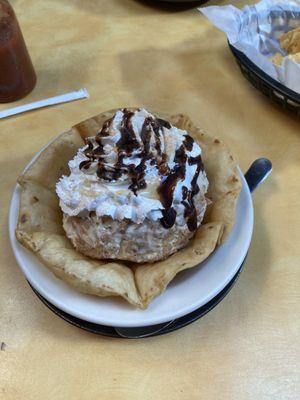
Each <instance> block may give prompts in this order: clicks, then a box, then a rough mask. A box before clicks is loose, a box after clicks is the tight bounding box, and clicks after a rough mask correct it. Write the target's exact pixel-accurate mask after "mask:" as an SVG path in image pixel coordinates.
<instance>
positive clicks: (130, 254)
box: [16, 108, 241, 308]
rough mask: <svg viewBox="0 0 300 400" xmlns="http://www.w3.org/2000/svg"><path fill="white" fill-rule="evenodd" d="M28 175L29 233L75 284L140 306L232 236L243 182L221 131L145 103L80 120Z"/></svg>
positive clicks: (27, 240) (24, 223) (28, 243)
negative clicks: (149, 107) (212, 131)
mask: <svg viewBox="0 0 300 400" xmlns="http://www.w3.org/2000/svg"><path fill="white" fill-rule="evenodd" d="M18 182H19V184H20V185H21V201H20V210H19V220H18V226H17V229H16V237H17V239H18V240H19V242H20V243H21V244H23V245H24V246H25V247H26V248H28V249H29V250H31V251H33V252H34V253H35V254H36V255H37V256H38V258H39V259H40V260H41V261H42V263H43V264H45V265H46V266H47V267H48V268H50V270H51V271H52V272H53V273H54V274H55V275H56V276H57V277H59V278H61V279H62V280H64V281H65V282H67V283H68V284H70V285H71V286H73V287H74V288H75V289H77V290H79V291H81V292H84V293H89V294H94V295H98V296H121V297H123V298H124V299H126V300H127V301H128V302H129V303H131V304H133V305H134V306H136V307H139V308H146V307H147V306H148V304H149V303H150V301H151V300H152V299H153V298H154V297H156V296H158V295H159V294H160V293H161V292H163V291H164V290H165V289H166V287H167V285H168V283H169V282H170V281H171V280H172V279H173V278H174V277H175V275H176V274H177V273H178V272H180V271H182V270H184V269H187V268H191V267H194V266H196V265H198V264H199V263H200V262H202V261H203V260H204V259H205V258H207V257H208V255H209V254H211V253H212V252H213V251H214V250H215V249H216V247H218V246H219V245H220V244H221V243H223V242H224V241H225V240H226V238H227V237H228V235H229V233H230V231H231V229H232V226H233V224H234V221H235V207H236V202H237V199H238V195H239V192H240V189H241V181H240V178H239V173H238V170H237V165H236V163H235V161H234V160H233V158H232V156H231V155H230V153H229V152H228V150H227V149H226V147H225V146H224V145H223V144H222V143H221V142H220V141H219V140H218V139H214V138H212V137H210V136H209V135H207V134H206V133H204V132H202V131H201V129H199V128H197V127H195V126H194V125H193V124H192V122H191V120H190V119H189V118H188V117H186V116H184V115H181V114H180V115H175V116H162V115H160V114H159V115H158V114H156V113H151V112H149V111H146V110H145V109H141V108H139V109H137V108H130V109H129V108H126V109H119V110H113V111H110V112H106V113H102V114H99V115H98V116H96V117H94V118H91V119H88V120H87V121H84V122H82V123H80V124H77V125H76V126H74V127H73V128H72V129H71V130H70V131H68V132H65V133H63V134H62V135H60V136H59V137H57V138H56V139H54V141H52V142H51V143H50V144H49V145H48V146H47V147H46V148H45V149H44V150H43V151H42V152H41V153H40V155H39V156H38V157H37V158H36V159H35V160H34V161H33V162H32V163H31V164H30V166H29V167H28V168H27V169H26V171H25V172H24V173H23V174H22V175H21V177H20V178H19V180H18ZM220 268H221V266H220Z"/></svg>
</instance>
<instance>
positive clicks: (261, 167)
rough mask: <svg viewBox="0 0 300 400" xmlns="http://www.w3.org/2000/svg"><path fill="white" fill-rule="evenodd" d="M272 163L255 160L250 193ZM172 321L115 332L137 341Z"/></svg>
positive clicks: (248, 174)
mask: <svg viewBox="0 0 300 400" xmlns="http://www.w3.org/2000/svg"><path fill="white" fill-rule="evenodd" d="M271 171H272V163H271V161H270V160H268V159H267V158H259V159H257V160H255V161H254V162H253V163H252V164H251V166H250V168H249V169H248V171H247V172H246V174H245V179H246V181H247V184H248V186H249V190H250V192H251V193H252V192H253V191H254V190H255V189H256V188H257V187H258V186H259V185H260V184H261V183H262V182H263V181H264V180H265V179H266V178H267V177H268V176H269V175H270V173H271ZM172 323H173V321H168V322H167V323H163V324H159V325H151V326H142V327H136V328H116V327H115V331H116V332H117V333H118V334H119V335H120V336H121V337H123V338H128V339H139V338H144V337H148V336H152V335H155V334H157V333H159V332H161V331H163V329H165V328H167V327H168V326H169V325H170V324H172Z"/></svg>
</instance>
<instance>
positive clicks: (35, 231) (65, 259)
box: [11, 110, 252, 326]
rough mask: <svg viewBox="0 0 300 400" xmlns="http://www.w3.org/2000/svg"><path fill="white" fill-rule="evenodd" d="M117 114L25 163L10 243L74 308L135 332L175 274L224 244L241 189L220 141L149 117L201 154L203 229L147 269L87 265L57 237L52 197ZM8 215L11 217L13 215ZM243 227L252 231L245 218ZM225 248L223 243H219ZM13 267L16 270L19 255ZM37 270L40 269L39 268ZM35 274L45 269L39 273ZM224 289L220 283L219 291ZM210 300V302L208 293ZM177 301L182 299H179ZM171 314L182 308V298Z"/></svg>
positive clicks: (184, 120)
mask: <svg viewBox="0 0 300 400" xmlns="http://www.w3.org/2000/svg"><path fill="white" fill-rule="evenodd" d="M115 111H116V110H113V111H110V112H105V113H102V114H99V115H98V116H96V117H94V118H91V119H89V120H87V121H84V122H82V123H80V124H77V125H76V126H74V127H73V128H72V129H71V130H70V131H68V132H65V133H63V134H61V135H60V136H58V137H57V138H56V139H54V140H53V141H52V142H51V143H50V144H49V145H48V146H46V147H45V148H44V149H43V150H42V151H41V152H40V154H39V155H38V156H37V157H36V158H35V159H34V160H33V161H32V162H31V164H30V165H29V166H28V168H27V169H26V170H25V172H24V173H23V174H22V175H21V176H20V178H19V180H18V183H19V185H20V186H19V187H18V188H17V189H16V190H17V191H18V193H17V194H16V196H17V197H19V199H16V200H15V205H17V203H18V201H19V214H18V221H17V228H16V232H15V235H16V238H17V240H18V242H19V243H20V244H21V245H22V246H24V247H26V248H27V249H28V250H29V251H30V252H31V253H33V254H34V256H33V254H30V255H29V254H28V252H26V255H27V256H29V258H30V260H31V262H33V261H32V260H33V258H34V259H36V257H37V258H38V260H39V262H40V263H41V264H42V265H44V266H46V267H47V268H48V269H49V271H51V272H52V273H54V275H55V276H56V277H58V278H59V279H60V280H61V281H60V280H57V279H56V278H55V277H54V276H53V275H52V274H51V272H50V273H49V271H47V273H46V271H43V272H44V273H45V274H46V275H47V278H45V277H44V278H45V279H52V280H53V282H55V285H57V286H59V288H60V289H61V290H65V291H66V293H67V292H68V293H72V295H74V296H75V297H76V296H77V299H78V302H79V303H80V302H85V303H86V304H87V303H88V302H89V301H91V302H93V303H94V304H95V305H96V308H97V307H98V306H99V307H100V309H101V305H103V307H108V308H109V307H113V308H115V309H116V310H118V309H119V311H120V313H122V312H125V313H127V314H128V315H127V317H126V318H125V320H126V321H125V320H124V321H125V322H124V326H134V325H135V323H136V322H134V320H135V318H133V319H132V318H131V317H130V315H133V314H135V316H136V315H137V313H146V312H148V310H147V311H138V310H137V308H138V309H142V310H143V309H146V308H147V307H148V305H149V303H150V302H151V301H152V300H153V299H154V298H155V297H157V296H158V295H160V294H161V293H162V292H164V291H165V289H166V288H167V285H168V284H169V283H170V282H171V281H172V280H173V279H174V278H175V276H176V275H177V274H178V273H179V272H180V271H183V270H187V269H190V268H192V267H196V266H198V265H199V264H200V263H202V262H203V261H204V260H206V259H207V258H208V257H209V256H210V254H211V253H213V252H214V251H216V249H217V248H218V247H219V246H220V245H222V244H223V243H224V242H225V241H226V239H227V238H228V236H229V235H230V232H231V230H232V228H233V226H234V223H235V217H236V204H237V201H238V197H239V194H240V191H241V186H242V183H241V178H240V174H239V171H238V168H237V165H236V163H235V161H234V160H233V158H232V156H231V155H230V153H229V152H228V150H227V148H226V147H225V146H224V145H223V144H222V143H221V142H220V141H219V140H218V139H215V138H212V137H210V136H209V135H207V134H206V133H204V132H203V131H202V130H201V129H200V128H197V127H195V126H194V125H193V123H192V122H191V120H190V119H189V118H188V117H187V116H184V115H174V116H166V115H162V114H160V113H154V114H156V115H159V116H161V117H163V118H165V119H167V120H169V121H170V123H171V124H173V125H175V126H177V127H178V128H181V129H185V130H187V131H188V133H189V134H190V135H191V136H192V137H193V138H194V139H195V140H196V141H197V142H198V143H199V145H200V146H201V148H202V151H203V162H204V166H205V170H206V173H207V176H208V180H209V183H210V185H209V191H208V194H207V196H208V198H209V199H210V200H211V205H210V206H209V207H208V209H207V211H206V214H205V219H204V222H203V223H202V225H201V226H200V228H199V229H198V230H197V233H196V235H195V236H194V238H193V239H192V240H191V241H190V242H189V244H188V245H187V246H186V247H185V248H183V249H181V250H180V251H178V252H176V253H175V254H173V255H171V256H170V257H168V258H167V259H166V260H163V261H158V262H155V263H152V264H141V265H139V264H136V265H133V264H130V265H128V263H125V262H121V261H113V262H112V261H109V260H103V261H101V260H93V259H91V258H89V257H86V256H84V255H82V254H80V253H79V252H77V251H76V250H75V249H74V248H73V246H72V244H71V243H70V241H69V240H68V239H67V237H66V236H65V233H64V231H63V228H62V213H61V210H60V208H59V204H58V198H57V196H56V193H55V184H56V182H57V181H58V179H59V178H60V176H61V175H63V174H68V166H67V163H68V161H69V160H70V159H72V158H73V157H74V155H75V154H76V152H77V150H78V148H79V147H82V146H83V144H84V138H85V137H88V136H93V135H95V134H96V133H97V131H98V130H99V128H100V127H101V126H102V124H103V122H104V121H105V120H107V119H108V118H110V117H111V116H112V115H113V114H114V113H115ZM249 201H251V200H249ZM251 207H252V203H251ZM251 209H252V208H251ZM250 211H251V210H250ZM12 214H14V213H12V212H11V215H12ZM14 218H16V217H14V216H12V218H11V219H14ZM249 221H250V225H251V212H250V214H249ZM247 229H248V228H247ZM250 230H251V229H250ZM248 231H249V229H248ZM248 233H249V232H248ZM246 236H247V235H246ZM249 238H251V234H250V236H249V234H248V236H247V238H246V239H245V243H246V242H247V243H246V244H247V245H248V246H249V243H250V239H249ZM13 240H14V239H13V238H12V241H13ZM19 243H17V242H15V243H13V248H14V251H15V254H16V247H17V246H18V250H20V249H21V251H23V252H25V250H24V249H23V248H22V246H19ZM226 245H227V243H225V246H226ZM222 247H223V246H222ZM246 247H247V246H246ZM220 250H222V249H220ZM243 252H244V251H243ZM244 256H245V254H244ZM17 259H18V261H19V263H20V264H22V260H21V257H20V255H19V256H18V257H17ZM209 261H210V260H208V262H209ZM35 262H36V263H38V264H39V262H38V261H35ZM21 267H22V266H21ZM41 268H42V269H43V267H41ZM200 268H201V267H200ZM219 268H220V269H221V268H222V266H221V265H220V266H219ZM22 269H23V271H24V272H25V275H26V276H27V278H28V279H29V280H30V282H31V283H32V284H33V285H34V286H35V287H36V285H35V284H34V282H33V279H32V275H31V277H29V276H28V275H27V274H26V268H25V267H24V268H22ZM197 269H198V268H197ZM221 275H222V273H221ZM228 279H229V277H228ZM225 280H226V279H225ZM65 283H67V285H66V284H65ZM175 284H176V282H175ZM175 284H174V285H175ZM225 284H226V282H225V281H224V286H225ZM199 285H200V286H201V282H199ZM222 285H223V283H222ZM224 286H223V287H224ZM72 288H74V289H75V291H74V290H73V289H72ZM36 289H38V290H39V292H40V293H41V294H42V295H43V296H44V297H46V298H47V299H48V300H49V301H51V302H52V303H53V304H55V305H57V306H58V307H59V308H61V309H63V310H65V311H66V312H68V313H70V314H72V315H75V316H77V317H79V318H83V319H86V318H87V319H88V320H90V321H91V322H96V323H97V322H98V323H103V324H106V325H112V324H113V323H114V324H115V325H118V326H122V324H123V322H122V321H119V324H116V323H115V321H110V320H109V319H108V320H107V319H106V320H103V319H101V315H100V314H101V312H100V314H99V313H96V314H95V315H90V316H84V313H83V312H82V311H80V312H79V311H78V310H77V311H76V305H74V307H75V309H70V307H69V304H62V303H61V301H56V300H57V299H55V296H54V297H53V296H52V295H51V293H47V291H45V290H43V289H42V288H41V287H36ZM219 289H220V290H221V289H222V288H221V287H220V288H219V287H218V288H216V290H219ZM79 292H81V293H79ZM82 293H83V294H82ZM86 294H89V295H96V296H99V297H107V296H109V297H110V296H119V297H122V298H123V299H125V300H127V302H129V303H130V304H131V305H132V306H134V307H129V306H126V304H124V302H121V301H116V300H113V299H111V297H110V298H109V299H98V298H97V297H95V296H86ZM211 295H212V296H213V293H212V294H211ZM181 296H184V293H183V294H181ZM208 297H209V294H206V297H205V298H206V299H208ZM159 300H160V299H157V300H156V301H155V308H157V307H159ZM203 301H204V300H203ZM75 303H76V302H75ZM75 303H73V304H75ZM198 303H199V302H198ZM197 306H199V304H194V305H193V306H192V307H195V308H196V307H197ZM176 307H178V308H180V298H179V299H178V305H176ZM176 307H175V308H176ZM71 308H72V307H71ZM150 308H151V307H150ZM189 310H190V308H189ZM100 311H101V310H100ZM184 312H185V311H184V310H183V309H182V310H181V311H178V310H177V311H176V310H175V309H174V316H177V317H178V316H179V315H180V314H181V315H183V313H184ZM132 313H133V314H132ZM176 313H177V314H176ZM169 316H170V315H169ZM169 316H168V318H169ZM163 319H164V317H163V316H161V317H159V316H156V317H155V318H154V319H153V318H152V317H151V316H150V317H149V319H148V321H146V323H145V321H144V322H143V323H142V322H137V323H138V324H141V325H150V324H153V323H159V322H162V321H163Z"/></svg>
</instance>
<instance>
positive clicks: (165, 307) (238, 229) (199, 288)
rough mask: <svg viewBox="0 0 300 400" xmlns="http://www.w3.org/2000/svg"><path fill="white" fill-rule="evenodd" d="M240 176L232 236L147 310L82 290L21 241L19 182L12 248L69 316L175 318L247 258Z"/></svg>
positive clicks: (131, 320) (247, 225) (136, 322)
mask: <svg viewBox="0 0 300 400" xmlns="http://www.w3.org/2000/svg"><path fill="white" fill-rule="evenodd" d="M41 151H42V150H41ZM37 156H38V154H37V155H36V156H35V157H34V158H33V160H32V161H31V162H30V163H29V164H31V163H32V162H33V161H34V159H35V158H36V157H37ZM241 178H242V183H243V187H242V191H241V194H240V197H239V200H238V205H237V218H236V220H237V223H236V224H235V226H234V228H233V231H232V232H231V234H230V236H229V238H228V240H227V241H226V242H225V243H224V244H223V245H222V246H220V247H219V248H218V249H217V250H216V251H215V252H214V253H213V254H212V255H211V256H210V257H209V258H208V259H207V260H206V261H204V262H203V263H201V264H200V265H199V266H197V267H194V268H192V269H190V270H186V271H183V272H181V273H180V274H179V275H178V276H177V277H176V278H175V279H174V280H173V281H172V282H171V283H170V285H169V286H168V287H167V289H166V291H165V292H164V293H163V294H161V295H160V296H159V297H157V298H156V299H155V300H154V301H153V302H152V303H151V304H150V306H149V308H148V309H147V310H144V311H141V310H136V309H134V308H133V307H132V306H130V305H129V304H127V303H126V302H125V301H123V300H121V299H118V298H109V297H106V298H99V297H96V296H91V295H85V294H82V293H79V292H77V291H76V290H74V289H73V288H72V287H70V286H69V285H67V284H66V283H64V282H63V281H61V280H60V279H58V278H56V277H55V276H54V275H53V274H52V272H51V271H50V270H48V269H47V268H46V267H45V266H44V265H43V264H42V263H40V262H39V260H38V259H37V258H36V257H35V255H34V254H33V253H31V252H30V251H28V250H26V249H25V248H24V247H23V246H21V245H20V244H19V242H18V241H17V240H16V238H15V228H16V225H17V219H18V210H19V200H20V186H19V185H17V186H16V188H15V190H14V193H13V196H12V200H11V205H10V212H9V234H10V240H11V245H12V249H13V252H14V255H15V257H16V260H17V262H18V264H19V266H20V267H21V269H22V271H23V273H24V275H25V276H26V278H27V279H28V281H29V282H30V284H31V285H32V286H33V287H34V288H35V289H36V290H37V291H38V292H39V293H40V294H41V295H42V296H43V297H45V298H46V299H47V300H48V301H49V302H50V303H52V304H53V305H55V306H56V307H58V308H60V309H61V310H63V311H65V312H67V313H68V314H71V315H73V316H75V317H77V318H80V319H83V320H85V321H89V322H94V323H97V324H101V325H108V326H117V327H128V328H129V327H138V326H148V325H155V324H159V323H163V322H167V321H171V320H173V319H175V318H179V317H182V316H184V315H186V314H188V313H190V312H192V311H194V310H196V309H197V308H199V307H201V306H203V305H205V304H206V303H207V302H208V301H210V300H211V299H212V298H214V297H215V296H216V295H217V294H218V293H220V291H221V290H222V289H224V287H225V286H226V285H227V284H228V283H229V282H230V280H231V279H232V278H233V277H234V275H235V274H236V272H237V271H238V269H239V267H240V266H241V264H242V262H243V260H244V258H245V257H246V254H247V251H248V248H249V246H250V241H251V236H252V230H253V205H252V198H251V194H250V191H249V188H248V185H247V183H246V181H245V179H244V176H243V175H242V174H241Z"/></svg>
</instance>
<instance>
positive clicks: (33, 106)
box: [0, 88, 89, 119]
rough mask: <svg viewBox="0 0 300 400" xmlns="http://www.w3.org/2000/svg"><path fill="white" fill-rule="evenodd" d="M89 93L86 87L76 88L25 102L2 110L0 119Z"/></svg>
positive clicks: (86, 96)
mask: <svg viewBox="0 0 300 400" xmlns="http://www.w3.org/2000/svg"><path fill="white" fill-rule="evenodd" d="M88 97H89V94H88V91H87V90H86V89H85V88H82V89H79V90H76V91H75V92H70V93H65V94H62V95H60V96H55V97H49V98H48V99H44V100H39V101H35V102H33V103H29V104H24V105H23V106H19V107H14V108H9V109H7V110H4V111H0V119H1V118H6V117H11V116H12V115H16V114H21V113H24V112H26V111H30V110H35V109H37V108H42V107H47V106H53V105H55V104H61V103H68V102H70V101H74V100H79V99H85V98H88Z"/></svg>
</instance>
